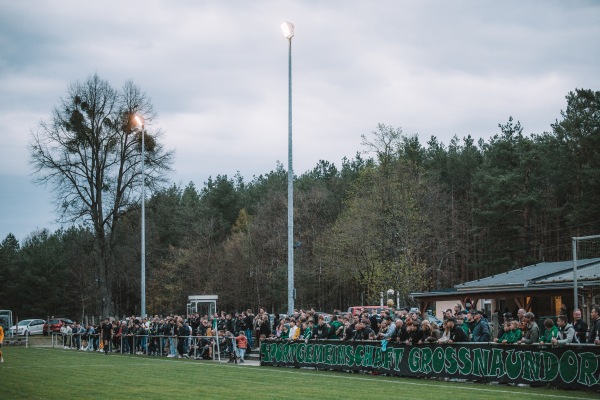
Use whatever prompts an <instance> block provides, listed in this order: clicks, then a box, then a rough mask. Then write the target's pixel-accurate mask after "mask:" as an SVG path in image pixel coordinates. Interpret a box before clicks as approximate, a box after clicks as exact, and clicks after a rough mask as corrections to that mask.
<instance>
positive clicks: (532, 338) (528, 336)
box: [517, 312, 540, 344]
mask: <svg viewBox="0 0 600 400" xmlns="http://www.w3.org/2000/svg"><path fill="white" fill-rule="evenodd" d="M523 322H524V325H525V332H523V338H522V339H521V340H519V341H518V342H517V343H518V344H532V343H537V342H538V341H539V339H540V327H539V326H538V324H537V323H536V322H535V314H534V313H532V312H527V313H525V315H524V316H523Z"/></svg>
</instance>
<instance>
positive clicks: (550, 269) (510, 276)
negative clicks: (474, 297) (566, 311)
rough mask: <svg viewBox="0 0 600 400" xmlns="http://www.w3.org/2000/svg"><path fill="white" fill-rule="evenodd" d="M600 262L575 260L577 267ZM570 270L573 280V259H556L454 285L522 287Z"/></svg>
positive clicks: (461, 288)
mask: <svg viewBox="0 0 600 400" xmlns="http://www.w3.org/2000/svg"><path fill="white" fill-rule="evenodd" d="M598 262H600V258H593V259H587V260H578V261H577V269H578V270H579V269H580V268H582V267H584V266H588V265H591V264H598ZM569 271H571V281H572V280H573V260H569V261H558V262H543V263H537V264H533V265H529V266H527V267H523V268H519V269H514V270H512V271H508V272H505V273H503V274H499V275H492V276H489V277H487V278H482V279H477V280H475V281H470V282H465V283H461V284H459V285H456V286H455V287H456V289H457V290H458V291H461V290H465V289H474V288H482V289H483V288H485V289H490V288H508V287H511V286H517V287H524V286H527V285H529V283H531V282H534V281H538V280H540V279H544V278H547V277H550V276H552V275H555V274H557V273H560V274H565V273H566V274H568V272H569Z"/></svg>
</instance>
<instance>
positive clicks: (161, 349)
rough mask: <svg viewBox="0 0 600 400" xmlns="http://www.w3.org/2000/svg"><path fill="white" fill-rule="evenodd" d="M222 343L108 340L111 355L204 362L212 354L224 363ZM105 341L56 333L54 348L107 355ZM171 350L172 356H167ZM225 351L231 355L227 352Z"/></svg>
mask: <svg viewBox="0 0 600 400" xmlns="http://www.w3.org/2000/svg"><path fill="white" fill-rule="evenodd" d="M221 340H227V339H225V338H223V337H218V336H173V335H151V334H146V335H132V334H126V335H113V336H112V337H111V339H110V340H108V346H109V348H108V350H107V352H118V353H122V354H131V355H134V354H135V355H149V356H163V357H169V356H170V357H175V356H177V355H178V354H179V356H181V357H186V358H187V357H192V356H193V358H195V359H201V358H203V357H205V355H206V353H207V352H208V353H209V355H210V357H211V359H213V360H216V361H221V353H222V351H221V347H222V346H221ZM103 342H104V340H102V338H101V335H100V334H99V333H95V334H91V335H90V334H86V333H57V332H52V337H51V345H52V347H53V348H56V347H60V346H62V347H63V348H65V349H76V350H83V351H104V349H103V346H104V343H103ZM167 350H168V353H167ZM224 351H228V349H227V348H225V350H224Z"/></svg>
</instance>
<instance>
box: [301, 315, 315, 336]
mask: <svg viewBox="0 0 600 400" xmlns="http://www.w3.org/2000/svg"><path fill="white" fill-rule="evenodd" d="M302 325H305V326H306V327H305V329H304V332H303V333H302V339H304V340H310V339H312V336H313V328H314V327H315V321H313V320H312V319H309V320H308V322H303V323H302Z"/></svg>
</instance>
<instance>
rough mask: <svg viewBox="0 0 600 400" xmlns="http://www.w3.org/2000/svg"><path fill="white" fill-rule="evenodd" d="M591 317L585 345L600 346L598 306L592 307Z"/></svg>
mask: <svg viewBox="0 0 600 400" xmlns="http://www.w3.org/2000/svg"><path fill="white" fill-rule="evenodd" d="M591 317H592V320H591V321H590V334H589V335H588V339H587V343H589V344H592V343H593V344H600V308H599V307H598V306H593V307H592V312H591Z"/></svg>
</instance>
